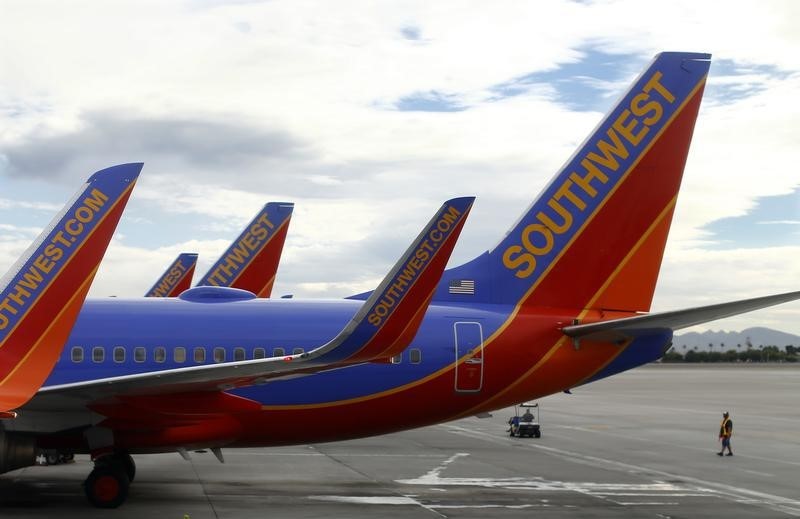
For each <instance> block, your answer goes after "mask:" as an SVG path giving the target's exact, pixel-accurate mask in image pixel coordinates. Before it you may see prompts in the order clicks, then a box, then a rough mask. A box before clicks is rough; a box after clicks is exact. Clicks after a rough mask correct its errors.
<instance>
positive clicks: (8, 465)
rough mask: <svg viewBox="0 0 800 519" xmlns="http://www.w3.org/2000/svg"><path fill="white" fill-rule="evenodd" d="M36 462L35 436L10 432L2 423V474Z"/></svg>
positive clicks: (0, 437) (0, 434)
mask: <svg viewBox="0 0 800 519" xmlns="http://www.w3.org/2000/svg"><path fill="white" fill-rule="evenodd" d="M35 463H36V441H35V439H34V437H33V436H28V435H25V434H20V433H14V432H8V431H6V430H5V429H4V428H3V424H2V423H0V474H3V473H4V472H9V471H12V470H16V469H21V468H23V467H29V466H31V465H34V464H35Z"/></svg>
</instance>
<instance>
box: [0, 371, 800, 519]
mask: <svg viewBox="0 0 800 519" xmlns="http://www.w3.org/2000/svg"><path fill="white" fill-rule="evenodd" d="M799 398H800V366H790V365H779V366H766V367H765V366H708V367H704V366H675V365H665V366H647V367H644V368H639V369H636V370H633V371H630V372H627V373H623V374H621V375H618V376H616V377H612V378H610V379H607V380H603V381H600V382H597V383H594V384H592V385H590V386H586V387H583V388H577V389H575V390H574V391H573V394H571V395H567V394H559V395H555V396H551V397H547V398H545V399H542V400H541V401H540V404H541V421H542V438H540V439H529V438H524V439H520V438H510V437H509V436H508V435H507V433H506V432H505V431H506V428H507V425H506V420H507V419H508V417H509V415H510V411H499V412H496V413H494V416H493V417H491V418H483V419H479V418H469V419H465V420H460V421H457V422H452V423H448V424H443V425H438V426H433V427H427V428H424V429H417V430H413V431H406V432H401V433H397V434H391V435H386V436H380V437H375V438H368V439H362V440H355V441H347V442H339V443H329V444H319V445H308V446H297V447H287V448H271V449H246V450H227V451H224V455H225V458H226V463H225V464H224V465H223V464H220V463H219V462H218V461H217V460H216V458H215V457H214V456H213V455H212V454H211V453H200V454H193V455H192V461H191V462H186V461H184V460H183V459H182V458H181V457H180V456H179V455H178V454H167V455H152V456H136V463H137V466H138V472H137V477H136V481H135V482H134V484H133V485H132V487H131V493H130V497H129V499H128V502H127V503H126V504H125V505H123V506H122V507H121V508H119V509H117V510H114V511H108V510H97V509H93V508H91V507H90V506H89V505H88V504H87V502H86V500H85V497H84V495H83V491H82V488H81V483H82V481H83V480H84V478H85V477H86V475H87V474H88V472H89V471H90V469H91V464H90V463H89V461H88V459H87V458H86V457H85V456H83V457H81V456H79V457H78V459H77V462H76V463H73V464H69V465H60V466H51V467H30V468H27V469H24V470H20V471H16V472H12V473H9V474H4V475H1V476H0V516H2V517H4V518H6V517H53V516H56V515H58V516H59V518H60V519H70V518H73V517H80V518H90V517H115V518H128V517H131V518H134V517H135V518H140V517H159V518H175V519H182V518H183V517H184V516H186V515H188V516H189V517H190V518H191V519H201V518H249V517H254V518H255V517H259V518H262V517H280V518H283V517H286V518H300V517H309V518H310V517H313V518H320V517H326V518H327V517H347V518H356V517H387V518H395V517H403V518H410V517H431V518H437V517H454V518H455V517H464V518H467V517H469V518H478V517H492V518H493V519H496V518H506V517H531V516H532V515H535V516H537V517H592V518H595V517H597V518H606V517H608V518H610V517H654V518H669V517H692V518H696V517H725V518H726V519H733V518H751V517H752V518H759V519H764V518H768V517H793V516H794V517H800V435H798V431H800V410H798V399H799ZM723 410H728V411H730V413H731V417H732V419H733V421H734V436H733V441H732V446H733V449H734V453H735V455H734V456H732V457H723V458H720V457H718V456H717V455H716V451H717V450H718V449H719V443H718V442H717V430H718V428H719V422H720V419H721V413H722V411H723ZM365 419H368V417H365Z"/></svg>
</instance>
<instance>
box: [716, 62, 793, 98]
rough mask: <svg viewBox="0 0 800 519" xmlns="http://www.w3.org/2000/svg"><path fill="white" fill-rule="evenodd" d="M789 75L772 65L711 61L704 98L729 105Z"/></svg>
mask: <svg viewBox="0 0 800 519" xmlns="http://www.w3.org/2000/svg"><path fill="white" fill-rule="evenodd" d="M789 76H791V74H790V73H788V72H785V71H782V70H780V69H779V68H778V67H776V66H774V65H750V64H742V63H737V62H735V61H733V60H729V59H717V60H715V59H712V60H711V71H710V72H709V77H710V78H711V80H710V81H709V83H708V85H707V86H706V90H705V97H706V98H708V99H710V100H712V101H714V102H717V103H721V104H731V103H735V102H736V101H739V100H741V99H746V98H748V97H750V96H753V95H756V94H758V93H760V92H763V91H764V90H766V89H767V87H768V86H769V85H768V82H769V81H775V80H784V79H787V78H788V77H789Z"/></svg>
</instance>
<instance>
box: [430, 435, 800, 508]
mask: <svg viewBox="0 0 800 519" xmlns="http://www.w3.org/2000/svg"><path fill="white" fill-rule="evenodd" d="M440 427H442V428H444V429H446V430H449V431H450V432H451V433H453V434H460V435H464V436H467V437H472V438H480V439H483V440H486V441H490V442H492V443H497V444H501V445H511V444H510V443H509V442H508V441H507V440H505V439H503V440H501V439H499V438H497V437H496V436H494V435H492V434H488V433H485V432H482V431H478V430H475V429H469V428H467V427H463V426H457V425H452V424H447V425H442V426H440ZM513 445H515V446H522V447H524V448H530V449H536V450H540V451H543V452H547V453H549V454H551V455H553V456H556V457H560V458H562V459H565V460H569V461H572V462H575V463H583V464H586V465H590V466H594V467H601V468H613V469H616V470H623V471H625V472H628V473H638V474H642V475H645V474H649V475H655V476H658V477H661V478H665V479H680V480H683V481H687V482H690V483H693V484H695V485H699V486H700V488H692V490H695V491H707V492H709V494H713V495H716V496H720V497H725V498H728V499H730V500H733V501H734V502H737V503H742V502H747V503H750V504H754V505H758V506H763V507H766V508H769V509H771V510H774V511H778V512H783V513H785V514H789V515H792V516H795V517H800V501H798V500H796V499H789V498H786V497H782V496H776V495H773V494H767V493H765V492H759V491H756V490H751V489H749V488H741V487H734V486H731V485H727V484H724V483H717V482H713V481H706V480H702V479H699V478H694V477H691V476H686V475H681V474H674V473H670V472H665V471H662V470H657V469H652V468H649V467H644V466H640V465H633V464H630V463H624V462H620V461H615V460H609V459H604V458H599V457H596V456H588V455H586V454H581V453H578V452H572V451H567V450H563V449H557V448H555V447H547V446H545V445H538V444H535V443H523V444H520V443H514V444H513ZM439 484H441V483H439ZM702 487H709V488H702Z"/></svg>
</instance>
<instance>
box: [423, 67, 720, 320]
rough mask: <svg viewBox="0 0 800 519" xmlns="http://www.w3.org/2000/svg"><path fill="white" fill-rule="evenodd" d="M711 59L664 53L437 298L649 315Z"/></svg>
mask: <svg viewBox="0 0 800 519" xmlns="http://www.w3.org/2000/svg"><path fill="white" fill-rule="evenodd" d="M710 57H711V56H710V55H709V54H697V53H679V52H665V53H661V54H659V55H657V56H656V57H655V59H654V60H653V61H652V62H651V63H650V65H649V66H648V67H647V68H646V69H645V71H644V72H643V73H642V74H641V75H640V76H639V77H638V78H637V79H636V80H635V82H634V83H633V85H632V86H631V88H630V89H629V90H628V92H627V93H626V94H625V95H624V96H623V97H622V98H621V99H620V101H619V102H618V103H617V104H616V106H615V107H614V108H613V109H612V110H611V111H610V112H609V113H608V114H607V115H606V116H605V118H604V119H603V121H602V122H601V123H600V124H599V125H598V126H597V127H596V128H595V130H594V131H593V132H592V133H591V134H590V135H589V137H588V138H587V139H586V140H585V141H584V142H583V144H581V146H580V147H579V148H578V149H577V151H576V152H575V154H574V155H573V156H572V157H571V158H570V159H569V160H568V161H567V163H566V165H565V166H564V167H563V168H562V169H561V170H560V171H559V172H558V174H557V175H556V176H555V178H554V179H553V180H552V181H551V182H550V184H549V185H548V186H547V187H546V188H545V190H544V191H543V192H542V194H541V195H540V196H539V198H538V199H537V200H536V201H535V202H534V203H533V204H532V205H531V206H530V207H529V208H528V210H527V211H526V212H525V213H524V214H523V215H522V217H521V218H520V219H519V221H517V223H516V224H515V225H514V226H513V227H512V228H511V230H510V231H509V232H508V233H507V234H506V235H505V236H504V237H503V239H502V240H501V242H500V243H499V244H498V245H497V246H496V247H495V248H494V249H492V250H490V251H488V252H486V253H484V254H483V255H481V256H479V257H478V258H475V259H474V260H473V261H471V262H469V263H467V264H465V265H462V266H460V267H456V268H453V269H450V270H448V271H447V272H446V273H445V275H444V276H443V278H442V282H441V284H440V285H439V287H438V290H437V293H436V296H435V300H441V301H453V302H458V301H463V302H470V301H473V302H490V303H502V304H514V305H537V306H550V307H563V308H587V309H588V308H592V309H608V310H620V311H647V310H649V308H650V303H651V300H652V297H653V291H654V290H655V283H656V278H657V277H658V271H659V269H660V265H661V258H662V255H663V252H664V245H665V242H666V239H667V233H668V231H669V227H670V222H671V220H672V213H673V211H674V208H675V203H676V199H677V195H678V189H679V187H680V182H681V177H682V175H683V168H684V165H685V163H686V157H687V154H688V151H689V144H690V142H691V139H692V132H693V130H694V123H695V119H696V117H697V113H698V110H699V108H700V99H701V97H702V94H703V88H704V85H705V80H706V75H707V73H708V68H709V65H710Z"/></svg>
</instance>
